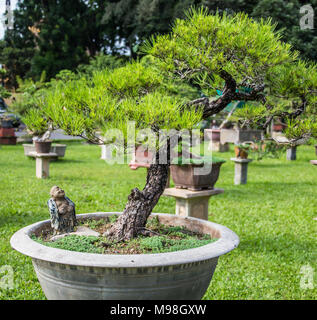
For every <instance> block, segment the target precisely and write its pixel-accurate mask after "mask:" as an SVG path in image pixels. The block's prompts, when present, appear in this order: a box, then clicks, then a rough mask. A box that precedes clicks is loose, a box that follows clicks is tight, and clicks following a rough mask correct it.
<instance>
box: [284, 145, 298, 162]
mask: <svg viewBox="0 0 317 320" xmlns="http://www.w3.org/2000/svg"><path fill="white" fill-rule="evenodd" d="M286 160H296V147H291V148H288V149H287V150H286Z"/></svg>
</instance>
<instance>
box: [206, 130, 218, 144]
mask: <svg viewBox="0 0 317 320" xmlns="http://www.w3.org/2000/svg"><path fill="white" fill-rule="evenodd" d="M205 132H206V134H207V136H208V138H209V140H211V141H213V142H219V141H220V129H205Z"/></svg>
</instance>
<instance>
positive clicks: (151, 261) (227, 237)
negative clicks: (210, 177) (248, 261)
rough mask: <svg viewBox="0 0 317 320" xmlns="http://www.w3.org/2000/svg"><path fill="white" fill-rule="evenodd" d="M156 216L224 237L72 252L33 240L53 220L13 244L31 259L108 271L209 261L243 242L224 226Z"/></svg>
mask: <svg viewBox="0 0 317 320" xmlns="http://www.w3.org/2000/svg"><path fill="white" fill-rule="evenodd" d="M113 214H119V215H120V214H122V212H95V213H85V214H79V215H77V217H78V218H92V217H99V218H103V217H107V216H110V215H113ZM151 215H152V216H160V215H164V216H170V217H177V218H180V219H188V220H192V221H193V222H196V223H197V222H200V223H202V224H205V225H207V226H209V227H212V228H213V229H216V230H217V231H219V232H220V234H221V237H220V238H219V239H218V240H217V241H215V242H212V243H210V244H207V245H204V246H201V247H198V248H193V249H187V250H181V251H174V252H167V253H155V254H129V255H123V254H95V253H84V252H76V251H69V250H63V249H57V248H52V247H47V246H45V245H42V244H39V243H38V242H36V241H34V240H32V239H31V238H30V234H31V233H33V232H34V231H35V230H36V229H38V228H39V227H41V226H43V225H45V224H47V223H50V220H44V221H40V222H36V223H34V224H32V225H29V226H27V227H24V228H22V229H20V230H18V231H17V232H16V233H14V235H13V236H12V237H11V239H10V244H11V247H12V248H13V249H15V250H16V251H18V252H20V253H22V254H24V255H26V256H29V257H31V258H33V259H38V260H44V261H48V262H53V263H59V264H66V265H75V266H89V267H104V268H136V267H138V268H139V267H161V266H169V265H177V264H186V263H193V262H199V261H205V260H209V259H212V258H215V257H219V256H221V255H223V254H225V253H228V252H230V251H231V250H233V249H234V248H236V247H237V246H238V244H239V242H240V240H239V237H238V236H237V235H236V234H235V233H234V232H233V231H231V230H230V229H228V228H227V227H225V226H222V225H220V224H217V223H214V222H210V221H205V220H201V219H197V218H193V217H186V218H185V217H180V216H176V215H174V214H167V213H152V214H151Z"/></svg>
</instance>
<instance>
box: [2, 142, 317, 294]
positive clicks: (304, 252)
mask: <svg viewBox="0 0 317 320" xmlns="http://www.w3.org/2000/svg"><path fill="white" fill-rule="evenodd" d="M100 155H101V150H100V147H98V146H92V145H87V144H82V143H80V142H70V143H68V148H67V150H66V156H65V158H64V159H63V160H59V161H58V162H54V163H52V164H51V166H50V175H51V176H50V178H49V179H47V180H41V179H37V178H36V177H35V161H34V160H32V159H27V158H26V157H25V156H24V153H23V147H22V145H17V146H2V147H1V148H0V270H1V267H2V266H4V265H9V266H12V268H13V271H14V289H10V290H9V289H6V290H3V289H1V286H0V299H45V296H44V294H43V293H42V290H41V287H40V285H39V283H38V281H37V278H36V275H35V273H34V271H33V266H32V263H31V259H30V258H27V257H25V256H23V255H21V254H19V253H18V252H16V251H14V250H12V249H11V247H10V244H9V240H10V237H11V236H12V234H13V233H14V232H15V231H17V230H18V229H20V228H22V227H24V226H26V225H29V224H31V223H34V222H36V221H39V220H44V219H48V218H49V212H48V208H47V205H46V201H47V200H48V199H49V197H50V196H49V191H50V188H51V187H52V186H53V185H55V184H56V185H58V186H60V187H62V188H63V189H64V190H65V191H66V195H68V196H69V197H70V198H71V199H72V200H73V201H74V202H75V203H76V208H77V213H86V212H96V211H122V210H123V208H124V206H125V203H126V201H127V196H128V194H129V192H130V190H131V189H132V188H134V187H139V188H142V187H143V186H144V183H145V175H146V171H145V169H138V170H137V171H133V170H130V169H129V167H128V166H127V165H112V166H111V165H108V164H106V163H105V161H103V160H101V159H100ZM218 156H220V157H222V158H225V159H228V160H229V159H230V157H233V150H232V148H231V151H230V152H227V153H221V154H219V155H218ZM284 158H285V155H284V156H283V157H282V158H281V159H264V160H262V161H260V162H257V161H253V162H252V163H251V164H250V165H249V172H248V184H247V185H243V186H234V184H233V174H234V166H233V163H232V162H231V161H230V160H229V161H227V162H226V163H225V164H224V165H223V166H222V168H221V172H220V177H219V180H218V182H217V184H216V187H220V188H224V190H225V192H224V193H223V194H221V195H218V196H216V197H213V198H211V200H210V209H209V214H210V215H209V220H211V221H214V222H216V223H220V224H223V225H225V226H227V227H228V228H230V229H232V230H233V231H235V232H236V233H237V234H238V235H239V237H240V241H241V242H240V245H239V247H238V248H237V249H235V250H233V251H232V252H231V253H229V254H227V255H225V256H222V257H221V258H220V259H219V263H218V266H217V268H216V271H215V274H214V277H213V279H212V281H211V285H210V287H209V289H208V291H207V293H206V295H205V297H204V299H316V298H317V264H316V261H317V259H316V258H317V256H316V254H317V250H316V231H317V230H316V225H317V221H316V220H314V219H313V218H314V217H317V197H316V195H317V167H316V166H312V165H311V164H310V163H309V160H310V159H315V158H317V156H316V155H315V154H314V148H313V146H302V147H300V148H299V149H298V150H297V159H298V160H296V161H286V160H285V159H284ZM174 209H175V200H174V199H171V198H169V197H162V198H161V199H160V201H159V203H158V205H157V206H156V207H155V209H154V211H155V212H166V213H174ZM305 265H310V266H311V267H312V268H313V269H314V271H315V273H314V282H313V285H314V289H301V287H300V280H301V277H302V276H303V275H302V274H301V267H303V266H305ZM0 277H1V274H0ZM0 281H1V280H0ZM0 284H1V283H0Z"/></svg>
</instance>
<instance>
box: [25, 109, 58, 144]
mask: <svg viewBox="0 0 317 320" xmlns="http://www.w3.org/2000/svg"><path fill="white" fill-rule="evenodd" d="M22 121H23V123H24V124H25V125H26V126H27V129H28V132H29V133H30V134H31V135H32V136H33V141H47V140H49V138H50V136H51V133H52V131H53V125H52V123H50V122H49V121H48V119H47V118H46V117H45V116H43V113H42V111H41V110H40V109H38V108H34V107H33V108H31V109H29V111H27V112H26V114H25V115H24V117H22Z"/></svg>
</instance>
